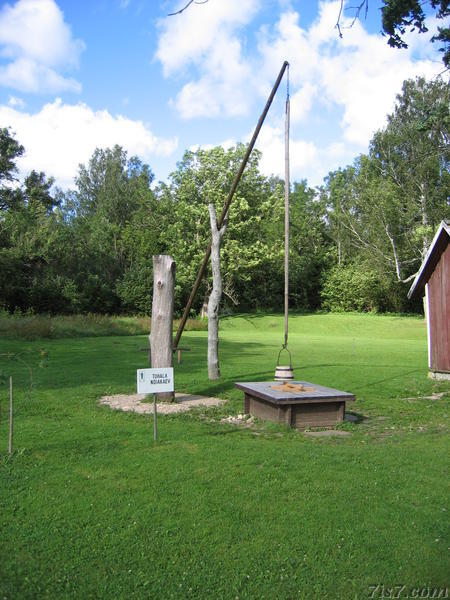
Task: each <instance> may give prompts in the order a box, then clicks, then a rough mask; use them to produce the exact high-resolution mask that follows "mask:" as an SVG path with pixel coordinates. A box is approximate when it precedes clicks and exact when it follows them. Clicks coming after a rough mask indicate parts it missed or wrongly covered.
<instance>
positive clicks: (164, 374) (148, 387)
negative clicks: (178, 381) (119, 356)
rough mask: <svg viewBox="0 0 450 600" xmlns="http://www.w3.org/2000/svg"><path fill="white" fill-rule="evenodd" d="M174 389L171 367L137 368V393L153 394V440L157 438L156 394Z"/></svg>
mask: <svg viewBox="0 0 450 600" xmlns="http://www.w3.org/2000/svg"><path fill="white" fill-rule="evenodd" d="M174 389H175V385H174V380H173V367H167V368H166V369H163V368H157V369H138V370H137V393H138V394H153V439H154V440H155V442H156V441H157V440H158V428H157V424H156V417H157V410H156V395H157V394H158V393H160V392H172V393H173V391H174Z"/></svg>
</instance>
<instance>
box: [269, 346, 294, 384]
mask: <svg viewBox="0 0 450 600" xmlns="http://www.w3.org/2000/svg"><path fill="white" fill-rule="evenodd" d="M283 350H286V352H287V353H288V354H289V365H280V364H279V363H280V355H281V353H282V352H283ZM274 379H275V381H292V380H293V379H294V370H293V368H292V358H291V353H290V352H289V350H288V349H287V348H286V346H283V348H281V350H280V351H279V353H278V359H277V366H276V368H275V377H274Z"/></svg>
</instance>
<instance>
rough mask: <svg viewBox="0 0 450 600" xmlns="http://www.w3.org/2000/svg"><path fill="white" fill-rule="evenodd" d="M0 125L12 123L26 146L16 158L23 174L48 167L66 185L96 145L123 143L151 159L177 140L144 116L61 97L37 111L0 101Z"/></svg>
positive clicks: (163, 153)
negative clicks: (156, 131)
mask: <svg viewBox="0 0 450 600" xmlns="http://www.w3.org/2000/svg"><path fill="white" fill-rule="evenodd" d="M0 126H1V127H8V126H9V127H11V129H12V131H14V132H15V134H16V138H17V140H18V141H19V142H20V143H21V144H22V145H23V146H24V147H25V154H24V156H23V157H22V158H20V159H19V160H18V167H19V169H20V170H21V172H22V173H27V172H29V171H31V170H32V169H35V170H38V171H44V172H45V173H46V174H47V175H49V176H50V175H51V176H53V177H55V178H56V183H57V185H59V186H61V187H63V188H67V187H69V186H71V185H72V184H73V178H74V176H75V174H76V173H77V170H78V165H79V164H80V163H86V162H87V161H88V160H89V158H90V157H91V155H92V153H93V151H94V150H95V148H97V147H99V148H107V147H112V146H114V145H115V144H119V145H120V146H122V147H123V148H124V149H125V150H127V151H128V152H129V154H130V155H138V156H139V157H140V158H142V159H143V160H144V161H146V162H150V159H151V157H152V156H168V155H170V154H171V153H172V152H174V151H175V149H176V148H177V145H178V140H177V139H176V138H174V139H164V138H158V137H156V136H155V135H154V134H153V133H152V132H151V131H150V129H149V128H148V127H147V126H146V125H145V124H144V123H142V121H132V120H130V119H127V118H125V117H123V116H121V115H117V116H113V115H111V114H110V113H109V112H108V111H106V110H103V111H93V110H92V109H91V108H90V107H88V106H87V105H86V104H81V103H79V104H64V103H63V102H62V101H61V100H60V99H57V100H55V102H53V103H49V104H46V105H45V106H43V108H42V109H41V111H40V112H38V113H36V114H29V113H25V112H21V111H17V110H14V109H13V108H10V107H7V106H0Z"/></svg>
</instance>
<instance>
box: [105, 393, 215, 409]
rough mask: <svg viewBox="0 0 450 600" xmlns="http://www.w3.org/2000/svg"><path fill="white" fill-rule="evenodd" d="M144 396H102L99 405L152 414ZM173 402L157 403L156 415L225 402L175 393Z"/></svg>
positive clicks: (151, 403)
mask: <svg viewBox="0 0 450 600" xmlns="http://www.w3.org/2000/svg"><path fill="white" fill-rule="evenodd" d="M145 398H146V395H145V394H131V395H128V396H127V395H125V394H116V395H114V396H103V397H102V398H100V404H104V405H106V406H109V407H111V408H113V409H115V410H123V411H125V412H135V413H139V414H147V413H153V402H143V400H145ZM175 400H176V401H175V402H158V403H157V404H156V409H157V411H158V414H161V415H169V414H175V413H180V412H186V411H188V410H191V408H196V407H198V406H206V407H210V406H220V405H221V404H224V403H225V402H226V400H221V399H220V398H207V397H206V396H196V395H193V394H182V393H180V392H176V393H175Z"/></svg>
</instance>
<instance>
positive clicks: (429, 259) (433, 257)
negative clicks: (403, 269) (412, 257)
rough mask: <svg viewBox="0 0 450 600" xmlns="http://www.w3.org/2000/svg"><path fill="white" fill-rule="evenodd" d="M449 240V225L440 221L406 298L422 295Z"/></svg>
mask: <svg viewBox="0 0 450 600" xmlns="http://www.w3.org/2000/svg"><path fill="white" fill-rule="evenodd" d="M449 238H450V224H449V223H448V222H447V221H442V222H441V224H440V225H439V229H438V230H437V231H436V235H435V236H434V238H433V241H432V242H431V245H430V247H429V249H428V252H427V255H426V257H425V258H424V261H423V263H422V265H421V267H420V269H419V272H418V273H417V275H416V278H415V279H414V281H413V284H412V286H411V287H410V289H409V292H408V298H412V297H413V296H416V295H418V294H419V293H423V290H424V287H425V284H426V283H427V281H428V280H429V279H430V277H431V275H432V273H433V271H434V269H435V267H436V265H437V264H438V262H439V259H440V258H441V255H442V253H443V252H444V251H445V249H446V248H447V246H448V241H449Z"/></svg>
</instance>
